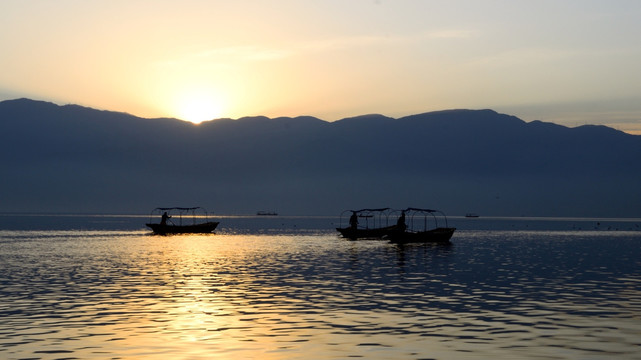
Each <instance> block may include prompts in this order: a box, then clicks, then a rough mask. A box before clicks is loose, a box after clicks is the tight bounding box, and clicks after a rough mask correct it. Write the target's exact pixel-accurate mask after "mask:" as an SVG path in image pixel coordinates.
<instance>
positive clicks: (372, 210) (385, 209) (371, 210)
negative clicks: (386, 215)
mask: <svg viewBox="0 0 641 360" xmlns="http://www.w3.org/2000/svg"><path fill="white" fill-rule="evenodd" d="M387 210H389V208H380V209H360V210H349V211H351V212H355V213H360V212H377V211H381V212H382V211H387Z"/></svg>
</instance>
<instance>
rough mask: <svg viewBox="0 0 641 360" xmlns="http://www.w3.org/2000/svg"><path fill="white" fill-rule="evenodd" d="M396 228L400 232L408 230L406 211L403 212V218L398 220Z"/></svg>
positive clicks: (400, 217)
mask: <svg viewBox="0 0 641 360" xmlns="http://www.w3.org/2000/svg"><path fill="white" fill-rule="evenodd" d="M396 228H397V229H398V231H405V229H407V225H406V224H405V210H403V211H401V216H399V217H398V220H396Z"/></svg>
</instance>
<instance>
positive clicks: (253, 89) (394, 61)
mask: <svg viewBox="0 0 641 360" xmlns="http://www.w3.org/2000/svg"><path fill="white" fill-rule="evenodd" d="M640 19H641V1H637V0H603V1H596V0H552V1H550V0H536V1H534V0H531V1H524V0H467V1H465V0H443V1H437V0H393V1H392V0H270V1H248V0H235V1H216V0H210V1H205V0H203V1H196V0H181V1H164V0H153V1H142V0H140V1H139V0H108V1H107V0H105V1H99V0H95V1H85V0H56V1H49V0H3V1H2V2H0V49H2V50H1V51H2V55H0V100H6V99H14V98H20V97H28V98H32V99H38V100H46V101H52V102H55V103H59V104H79V105H83V106H88V107H93V108H97V109H102V110H112V111H120V112H127V113H130V114H133V115H137V116H141V117H148V118H156V117H174V118H179V119H183V120H189V121H194V122H198V121H202V120H210V119H215V118H240V117H243V116H255V115H265V116H269V117H278V116H292V117H293V116H299V115H310V116H315V117H318V118H320V119H323V120H327V121H334V120H339V119H342V118H345V117H351V116H357V115H364V114H373V113H377V114H383V115H387V116H390V117H401V116H406V115H412V114H417V113H423V112H428V111H436V110H445V109H462V108H465V109H493V110H496V111H498V112H501V113H506V114H510V115H515V116H517V117H519V118H521V119H523V120H525V121H532V120H543V121H549V122H554V123H557V124H561V125H565V126H570V127H574V126H579V125H585V124H603V125H607V126H611V127H613V128H616V129H618V130H622V131H626V132H629V133H633V134H641V66H640V65H639V64H641V40H640V39H641V21H640Z"/></svg>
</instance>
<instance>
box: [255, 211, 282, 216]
mask: <svg viewBox="0 0 641 360" xmlns="http://www.w3.org/2000/svg"><path fill="white" fill-rule="evenodd" d="M256 215H258V216H278V213H277V212H275V211H258V212H256Z"/></svg>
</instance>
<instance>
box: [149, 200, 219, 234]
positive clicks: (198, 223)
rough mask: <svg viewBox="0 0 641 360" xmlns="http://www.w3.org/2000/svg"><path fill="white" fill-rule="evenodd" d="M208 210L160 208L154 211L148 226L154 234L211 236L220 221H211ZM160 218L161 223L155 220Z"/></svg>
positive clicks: (198, 208)
mask: <svg viewBox="0 0 641 360" xmlns="http://www.w3.org/2000/svg"><path fill="white" fill-rule="evenodd" d="M209 216H210V215H209V214H208V213H207V210H205V209H204V208H202V207H167V208H163V207H159V208H155V209H154V210H152V212H151V214H150V219H149V222H148V223H147V224H146V225H147V226H148V227H149V228H151V230H152V231H153V232H154V234H158V235H168V234H209V233H211V232H212V231H214V229H216V227H217V226H218V224H219V222H218V221H211V220H210V218H209ZM158 217H160V222H159V223H153V222H152V219H153V218H158Z"/></svg>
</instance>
